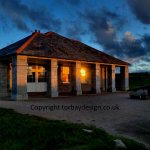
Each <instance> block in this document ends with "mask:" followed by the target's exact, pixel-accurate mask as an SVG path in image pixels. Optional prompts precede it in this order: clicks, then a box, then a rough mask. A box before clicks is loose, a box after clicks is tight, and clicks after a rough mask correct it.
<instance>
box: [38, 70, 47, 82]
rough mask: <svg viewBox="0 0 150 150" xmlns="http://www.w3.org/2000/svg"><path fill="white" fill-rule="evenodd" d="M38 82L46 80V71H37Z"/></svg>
mask: <svg viewBox="0 0 150 150" xmlns="http://www.w3.org/2000/svg"><path fill="white" fill-rule="evenodd" d="M38 82H46V72H38Z"/></svg>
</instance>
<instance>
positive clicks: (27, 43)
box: [16, 31, 40, 54]
mask: <svg viewBox="0 0 150 150" xmlns="http://www.w3.org/2000/svg"><path fill="white" fill-rule="evenodd" d="M38 34H40V32H37V31H36V32H34V33H32V35H31V37H30V38H29V39H28V40H27V41H25V43H23V44H22V45H21V46H20V47H19V48H18V49H17V51H16V53H17V54H18V53H21V52H22V51H23V49H24V48H25V47H27V46H28V45H29V44H30V43H31V42H32V41H33V39H34V38H35V37H36V36H37V35H38Z"/></svg>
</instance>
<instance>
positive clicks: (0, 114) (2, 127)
mask: <svg viewBox="0 0 150 150" xmlns="http://www.w3.org/2000/svg"><path fill="white" fill-rule="evenodd" d="M85 128H86V129H90V130H93V132H92V133H87V132H85V131H83V130H82V129H85ZM118 138H120V139H122V141H123V142H124V143H125V144H126V146H127V149H132V150H133V149H136V150H144V149H145V148H144V146H143V145H142V144H139V143H136V142H135V141H133V140H129V139H126V138H123V137H114V136H112V135H109V134H108V133H106V132H105V131H104V130H101V129H97V128H95V127H88V126H85V125H79V124H71V123H66V122H64V121H54V120H46V119H42V118H39V117H35V116H29V115H22V114H19V113H16V112H14V111H12V110H9V109H1V108H0V149H1V150H100V149H102V150H104V149H105V150H107V149H113V150H114V149H117V148H115V144H114V142H113V140H114V139H118Z"/></svg>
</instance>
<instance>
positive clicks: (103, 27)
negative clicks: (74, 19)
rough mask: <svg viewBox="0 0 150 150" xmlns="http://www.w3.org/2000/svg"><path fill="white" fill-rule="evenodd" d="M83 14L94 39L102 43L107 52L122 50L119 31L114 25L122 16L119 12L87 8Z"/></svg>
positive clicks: (112, 52)
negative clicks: (118, 35)
mask: <svg viewBox="0 0 150 150" xmlns="http://www.w3.org/2000/svg"><path fill="white" fill-rule="evenodd" d="M82 16H83V17H84V19H85V21H86V22H87V24H88V27H89V31H90V32H91V33H92V34H93V36H94V39H93V41H95V42H96V43H98V44H100V45H102V46H103V48H104V50H105V52H108V53H110V54H115V51H116V50H120V44H119V42H118V37H117V31H116V28H115V27H114V25H113V23H115V24H117V22H118V20H119V18H120V17H119V15H118V14H116V13H114V12H111V11H109V10H106V8H102V9H100V10H99V11H95V10H85V12H84V14H83V15H82ZM112 19H113V20H112Z"/></svg>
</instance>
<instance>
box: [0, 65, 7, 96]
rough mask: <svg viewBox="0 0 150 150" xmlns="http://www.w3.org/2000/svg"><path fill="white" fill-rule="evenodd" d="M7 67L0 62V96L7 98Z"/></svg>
mask: <svg viewBox="0 0 150 150" xmlns="http://www.w3.org/2000/svg"><path fill="white" fill-rule="evenodd" d="M7 78H8V66H7V64H5V63H4V62H0V96H1V97H5V96H8V88H7V87H8V80H7Z"/></svg>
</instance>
